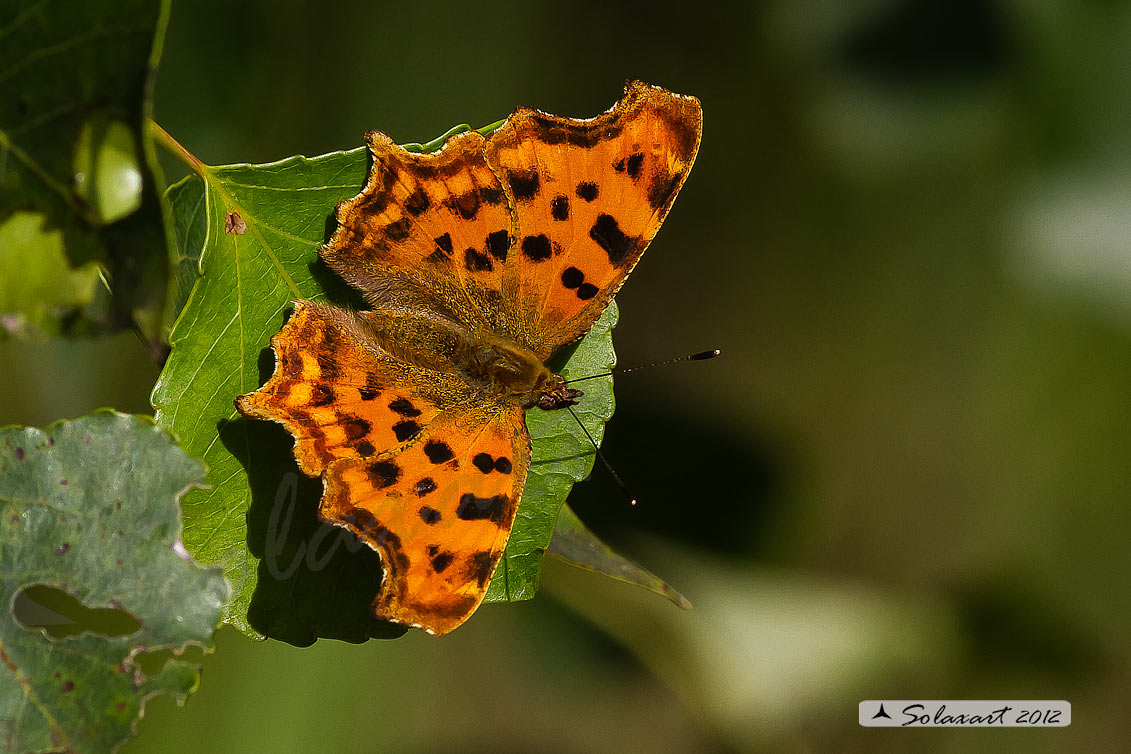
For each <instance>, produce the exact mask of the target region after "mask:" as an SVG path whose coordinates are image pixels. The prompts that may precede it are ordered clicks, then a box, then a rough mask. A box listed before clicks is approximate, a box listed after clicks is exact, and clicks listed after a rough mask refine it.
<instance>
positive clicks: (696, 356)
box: [566, 348, 722, 385]
mask: <svg viewBox="0 0 1131 754" xmlns="http://www.w3.org/2000/svg"><path fill="white" fill-rule="evenodd" d="M720 353H722V352H721V351H720V350H719V349H717V348H712V349H711V350H709V351H700V352H699V353H693V354H690V355H688V356H678V357H676V358H674V359H664V360H663V361H653V362H651V363H649V364H637V365H636V366H634V367H624V368H622V369H613V370H612V371H609V372H602V373H601V374H591V375H589V376H588V377H577V378H575V379H572V380H566V384H567V385H568V384H569V383H571V382H583V381H585V380H595V379H597V378H598V377H610V376H612V375H619V374H628V373H629V372H635V371H637V370H640V369H650V368H652V367H660V366H663V365H664V364H678V363H679V362H681V361H703V360H705V359H713V358H715V357H716V356H718V355H719V354H720Z"/></svg>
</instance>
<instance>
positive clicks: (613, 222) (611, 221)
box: [589, 213, 640, 267]
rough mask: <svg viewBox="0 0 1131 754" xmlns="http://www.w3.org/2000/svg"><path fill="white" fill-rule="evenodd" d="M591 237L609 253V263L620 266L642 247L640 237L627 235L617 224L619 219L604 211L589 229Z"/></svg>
mask: <svg viewBox="0 0 1131 754" xmlns="http://www.w3.org/2000/svg"><path fill="white" fill-rule="evenodd" d="M589 237H590V238H592V239H593V240H594V241H596V242H597V245H598V246H600V247H601V248H602V249H604V250H605V253H606V254H608V255H609V263H610V264H612V265H613V266H614V267H620V266H621V265H622V264H624V263H625V262H627V261H628V258H629V257H630V256H631V255H632V254H633V252H635V251H636V250H637V249H638V248H639V247H640V239H639V238H638V237H635V236H626V235H625V234H624V231H622V230H621V229H620V226H619V225H618V224H617V219H616V218H615V217H613V216H612V215H606V214H604V213H602V214H600V215H597V222H595V223H593V227H592V228H590V229H589Z"/></svg>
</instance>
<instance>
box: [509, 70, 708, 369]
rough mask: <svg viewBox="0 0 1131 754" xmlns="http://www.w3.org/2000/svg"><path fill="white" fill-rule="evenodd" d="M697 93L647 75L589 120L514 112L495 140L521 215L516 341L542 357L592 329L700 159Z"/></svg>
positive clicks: (518, 218) (517, 233) (517, 216)
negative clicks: (647, 80)
mask: <svg viewBox="0 0 1131 754" xmlns="http://www.w3.org/2000/svg"><path fill="white" fill-rule="evenodd" d="M701 130H702V113H701V110H700V107H699V102H698V100H696V99H694V98H692V97H682V96H680V95H676V94H672V93H671V92H667V91H665V90H663V89H659V88H656V87H652V86H648V85H646V84H642V83H639V82H634V83H632V84H630V85H629V86H628V87H627V89H626V92H625V96H624V97H623V98H622V99H621V100H620V101H619V102H618V103H617V104H616V105H615V106H614V107H613V108H612V109H611V110H609V111H608V112H606V113H604V114H603V115H600V116H598V117H596V118H593V119H590V120H574V119H571V118H560V117H556V116H552V115H547V114H545V113H541V112H538V111H537V110H530V109H527V108H520V109H518V110H517V111H516V112H515V113H514V114H513V115H512V116H511V117H510V118H509V119H508V120H507V121H506V123H504V124H503V126H502V127H501V128H499V130H497V131H496V132H494V133H493V134H491V137H490V138H489V139H488V141H487V162H488V164H489V165H490V166H491V168H492V170H494V171H495V172H496V173H497V174H498V175H499V176H500V177H501V178H502V182H503V186H504V188H505V190H506V191H507V195H508V197H509V198H510V199H511V203H512V205H513V208H514V212H515V220H516V231H515V236H516V240H515V248H514V250H513V252H512V258H511V259H510V260H509V262H508V264H510V265H513V266H515V267H517V272H516V279H517V281H518V293H517V296H516V297H515V298H514V299H513V300H510V301H508V302H507V305H508V306H514V307H516V310H517V311H516V314H515V317H514V319H515V320H516V321H518V322H519V326H518V330H519V331H518V332H517V333H515V335H516V337H517V339H518V340H519V341H520V342H522V343H523V344H524V345H526V346H527V347H529V348H530V349H531V350H532V351H533V352H534V353H535V354H537V355H538V356H539V357H541V358H542V359H543V360H545V359H547V358H549V357H550V355H551V354H552V353H553V352H554V350H555V349H557V348H558V347H560V346H562V345H564V344H566V343H571V342H573V341H574V340H577V339H578V338H580V337H581V336H582V335H584V334H585V333H586V332H587V331H588V330H589V328H590V327H592V325H593V323H594V322H596V321H597V318H598V317H599V316H600V315H601V312H603V311H604V310H605V307H606V306H608V303H609V301H610V300H611V299H612V297H613V295H614V294H615V293H616V291H617V290H618V289H619V288H620V286H621V284H622V283H623V282H624V280H625V278H627V277H628V274H629V273H630V272H631V271H632V268H633V267H634V266H635V264H636V262H637V261H638V260H639V259H640V257H641V255H642V254H643V253H644V250H645V248H647V246H648V244H649V242H650V241H651V240H652V237H653V236H655V234H656V231H657V230H659V227H660V224H661V223H662V222H663V220H664V217H665V216H666V215H667V212H668V209H669V208H670V207H671V204H672V202H673V201H674V200H675V197H676V194H677V193H678V192H679V189H680V187H681V186H682V185H683V181H684V179H685V178H686V177H687V173H688V171H689V170H690V169H691V165H692V163H693V162H694V160H695V154H696V151H697V150H698V147H699V135H700V133H701Z"/></svg>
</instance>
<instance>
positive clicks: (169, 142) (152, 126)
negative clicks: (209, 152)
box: [146, 119, 208, 177]
mask: <svg viewBox="0 0 1131 754" xmlns="http://www.w3.org/2000/svg"><path fill="white" fill-rule="evenodd" d="M146 125H147V126H148V127H149V135H150V136H151V137H152V138H153V140H154V141H156V142H157V143H158V144H160V145H161V146H162V147H164V148H165V151H167V152H168V153H169V154H171V155H173V156H174V157H176V158H177V159H178V160H180V161H181V162H183V163H184V164H185V165H186V166H188V169H189V170H191V171H192V172H194V173H196V174H197V175H199V176H201V177H203V176H204V174H205V173H207V172H208V166H207V165H205V164H204V163H203V162H201V161H200V160H198V159H196V155H194V154H193V153H192V152H190V151H188V150H187V149H185V148H184V147H183V146H181V143H180V142H179V141H177V140H176V139H174V138H173V137H172V135H171V134H170V133H169V132H168V131H166V130H165V129H164V128H162V127H161V126H159V125H158V124H157V122H156V121H154V120H152V119H147V120H146Z"/></svg>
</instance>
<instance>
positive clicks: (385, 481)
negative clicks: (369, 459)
mask: <svg viewBox="0 0 1131 754" xmlns="http://www.w3.org/2000/svg"><path fill="white" fill-rule="evenodd" d="M366 471H367V472H368V474H369V481H370V482H372V483H373V486H374V487H376V488H377V489H379V490H380V489H384V488H385V487H389V486H391V485H394V484H396V483H397V480H398V479H400V478H401V467H400V466H398V465H396V464H395V463H393V462H392V461H375V462H374V463H371V464H369V466H368V467H366Z"/></svg>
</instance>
